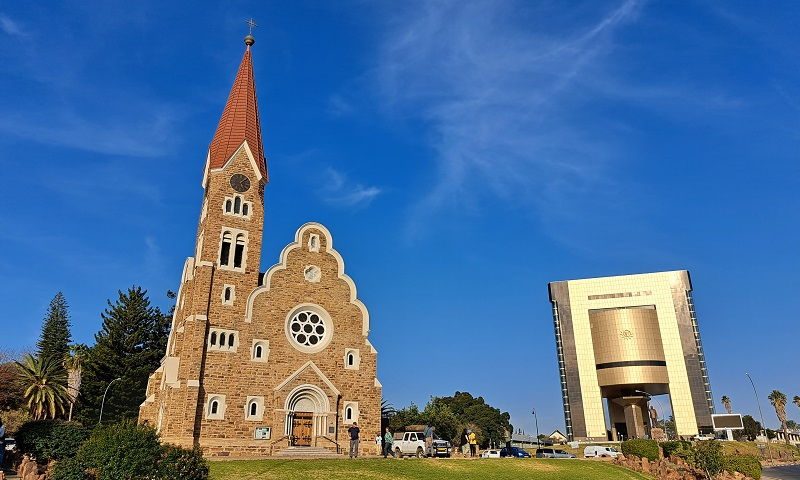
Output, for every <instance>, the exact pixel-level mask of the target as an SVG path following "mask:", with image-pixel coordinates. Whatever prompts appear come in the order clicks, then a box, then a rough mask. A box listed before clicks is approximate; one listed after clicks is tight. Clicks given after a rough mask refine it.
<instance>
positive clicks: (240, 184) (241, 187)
mask: <svg viewBox="0 0 800 480" xmlns="http://www.w3.org/2000/svg"><path fill="white" fill-rule="evenodd" d="M231 187H233V189H234V190H236V191H237V192H239V193H244V192H246V191H248V190H249V189H250V179H249V178H247V176H245V175H242V174H241V173H237V174H236V175H233V176H232V177H231Z"/></svg>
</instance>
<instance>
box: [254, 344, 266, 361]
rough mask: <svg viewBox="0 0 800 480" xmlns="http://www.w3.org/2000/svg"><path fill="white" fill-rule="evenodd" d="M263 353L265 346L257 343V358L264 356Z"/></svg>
mask: <svg viewBox="0 0 800 480" xmlns="http://www.w3.org/2000/svg"><path fill="white" fill-rule="evenodd" d="M263 354H264V348H263V347H262V346H261V345H256V353H255V357H256V358H261V356H262V355H263Z"/></svg>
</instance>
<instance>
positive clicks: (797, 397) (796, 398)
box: [792, 395, 800, 408]
mask: <svg viewBox="0 0 800 480" xmlns="http://www.w3.org/2000/svg"><path fill="white" fill-rule="evenodd" d="M792 403H794V404H795V405H797V408H800V395H795V396H794V398H793V399H792Z"/></svg>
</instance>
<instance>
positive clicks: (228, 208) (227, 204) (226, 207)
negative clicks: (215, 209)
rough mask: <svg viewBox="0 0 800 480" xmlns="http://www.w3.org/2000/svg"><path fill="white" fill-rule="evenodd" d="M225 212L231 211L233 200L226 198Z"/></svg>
mask: <svg viewBox="0 0 800 480" xmlns="http://www.w3.org/2000/svg"><path fill="white" fill-rule="evenodd" d="M225 213H231V201H230V199H228V200H225Z"/></svg>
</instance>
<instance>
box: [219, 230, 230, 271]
mask: <svg viewBox="0 0 800 480" xmlns="http://www.w3.org/2000/svg"><path fill="white" fill-rule="evenodd" d="M232 241H233V235H231V232H225V233H223V234H222V248H221V249H220V251H219V264H220V265H225V266H227V265H230V260H231V242H232Z"/></svg>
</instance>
